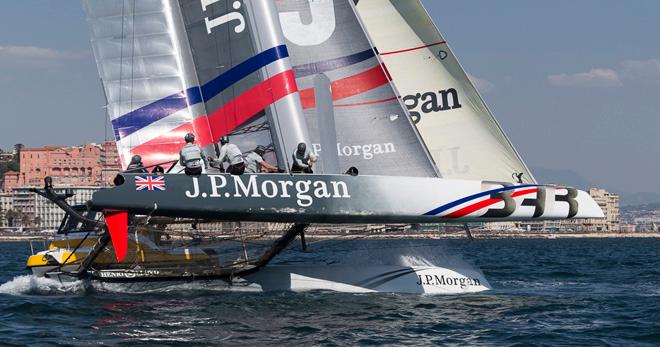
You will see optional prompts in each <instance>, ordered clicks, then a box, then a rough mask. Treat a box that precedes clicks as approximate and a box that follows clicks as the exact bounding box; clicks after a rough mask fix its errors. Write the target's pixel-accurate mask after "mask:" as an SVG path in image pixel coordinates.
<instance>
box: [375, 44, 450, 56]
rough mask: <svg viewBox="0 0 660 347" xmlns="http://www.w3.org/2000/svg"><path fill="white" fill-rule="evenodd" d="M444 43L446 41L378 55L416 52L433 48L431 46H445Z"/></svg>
mask: <svg viewBox="0 0 660 347" xmlns="http://www.w3.org/2000/svg"><path fill="white" fill-rule="evenodd" d="M445 43H447V41H440V42H436V43H431V44H428V45H424V46H418V47H413V48H406V49H401V50H398V51H391V52H383V53H381V54H380V55H390V54H398V53H405V52H410V51H416V50H418V49H422V48H429V47H433V46H438V45H442V44H445Z"/></svg>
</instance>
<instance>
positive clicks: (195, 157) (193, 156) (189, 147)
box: [180, 143, 203, 169]
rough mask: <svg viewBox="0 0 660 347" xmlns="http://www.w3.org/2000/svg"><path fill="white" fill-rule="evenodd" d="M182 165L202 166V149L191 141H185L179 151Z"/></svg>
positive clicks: (194, 167) (191, 167)
mask: <svg viewBox="0 0 660 347" xmlns="http://www.w3.org/2000/svg"><path fill="white" fill-rule="evenodd" d="M180 156H181V161H182V162H183V165H184V166H185V167H187V168H189V169H196V168H198V167H202V162H203V159H202V158H203V157H202V149H201V148H199V146H196V145H194V144H192V143H187V144H186V145H185V146H183V148H181V152H180Z"/></svg>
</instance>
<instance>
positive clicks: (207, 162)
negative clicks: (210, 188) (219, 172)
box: [199, 147, 209, 169]
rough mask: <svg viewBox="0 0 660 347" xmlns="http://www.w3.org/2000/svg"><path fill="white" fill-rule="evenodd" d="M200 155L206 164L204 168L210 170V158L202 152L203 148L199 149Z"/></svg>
mask: <svg viewBox="0 0 660 347" xmlns="http://www.w3.org/2000/svg"><path fill="white" fill-rule="evenodd" d="M199 154H200V156H201V157H202V161H203V162H204V167H205V168H207V169H208V167H209V158H208V157H207V156H206V154H204V151H203V150H202V148H201V147H200V148H199Z"/></svg>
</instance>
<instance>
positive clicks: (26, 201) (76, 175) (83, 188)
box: [0, 141, 121, 230]
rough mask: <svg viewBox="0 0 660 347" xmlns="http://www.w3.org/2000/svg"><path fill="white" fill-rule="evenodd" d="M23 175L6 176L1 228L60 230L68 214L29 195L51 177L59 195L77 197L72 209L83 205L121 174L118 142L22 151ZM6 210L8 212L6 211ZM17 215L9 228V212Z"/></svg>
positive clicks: (11, 173)
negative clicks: (61, 223) (77, 205)
mask: <svg viewBox="0 0 660 347" xmlns="http://www.w3.org/2000/svg"><path fill="white" fill-rule="evenodd" d="M19 153H20V154H19V160H20V171H19V172H15V171H8V172H6V173H5V174H4V181H3V184H2V194H0V207H2V211H4V212H3V213H2V216H0V217H2V221H0V227H15V228H21V229H31V230H44V229H46V230H48V229H57V228H58V226H59V224H60V222H61V220H62V218H63V217H64V212H63V211H62V210H60V209H59V208H58V207H57V206H55V204H53V203H51V202H50V201H48V200H46V199H45V198H43V197H41V196H39V195H37V194H34V193H32V192H30V191H29V189H30V188H34V187H36V188H41V187H43V185H44V179H45V178H46V177H48V176H50V177H51V178H52V179H53V185H54V186H55V188H57V189H56V191H57V192H58V193H64V191H65V190H66V189H69V190H71V191H72V192H73V193H74V194H75V195H74V196H73V197H71V198H70V199H68V202H69V203H70V204H72V205H75V204H83V203H85V202H86V201H87V200H89V199H91V197H92V194H93V193H94V192H95V191H97V190H99V189H101V188H102V187H107V186H110V185H111V184H112V179H113V178H114V177H115V175H116V174H117V172H119V171H121V166H120V162H119V155H118V154H117V148H116V146H115V142H114V141H106V142H104V143H102V144H95V143H90V144H85V145H82V146H74V147H65V146H46V147H39V148H21V150H20V152H19ZM5 208H7V209H6V210H5ZM9 210H11V211H13V217H14V218H13V223H12V224H13V225H8V224H9V223H8V219H7V218H6V216H5V215H6V211H9Z"/></svg>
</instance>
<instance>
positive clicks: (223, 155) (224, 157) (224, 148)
mask: <svg viewBox="0 0 660 347" xmlns="http://www.w3.org/2000/svg"><path fill="white" fill-rule="evenodd" d="M228 159H229V158H227V145H224V146H222V147H221V148H220V155H219V156H218V160H217V161H218V162H219V163H222V162H224V161H225V160H228Z"/></svg>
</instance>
